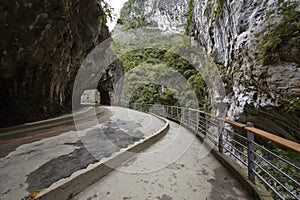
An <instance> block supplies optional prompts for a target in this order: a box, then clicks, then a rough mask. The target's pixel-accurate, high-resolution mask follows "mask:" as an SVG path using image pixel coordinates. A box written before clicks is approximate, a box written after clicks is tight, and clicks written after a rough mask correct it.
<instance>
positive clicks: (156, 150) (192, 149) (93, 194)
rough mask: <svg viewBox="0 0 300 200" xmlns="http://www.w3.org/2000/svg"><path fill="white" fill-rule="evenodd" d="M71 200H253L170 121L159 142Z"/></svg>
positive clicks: (193, 138) (180, 128)
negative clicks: (165, 132) (166, 132)
mask: <svg viewBox="0 0 300 200" xmlns="http://www.w3.org/2000/svg"><path fill="white" fill-rule="evenodd" d="M74 199H75V200H86V199H89V200H93V199H101V200H129V199H132V200H141V199H143V200H144V199H147V200H148V199H149V200H150V199H151V200H152V199H156V200H177V199H178V200H184V199H186V200H201V199H216V200H217V199H218V200H219V199H231V200H234V199H236V200H246V199H252V197H251V196H250V195H249V194H248V192H247V191H246V190H245V189H244V188H243V187H242V186H241V184H240V183H239V182H238V181H237V180H236V179H235V177H234V176H233V175H231V174H230V173H229V172H228V171H227V170H226V169H225V168H224V167H223V166H222V165H221V164H220V163H219V162H218V161H217V160H216V159H215V158H214V157H213V156H212V155H211V154H210V153H209V150H208V149H207V148H206V147H205V146H204V145H202V143H201V142H200V141H199V140H198V139H197V138H196V136H195V135H194V134H193V133H192V132H190V131H189V130H187V129H185V128H183V127H182V126H180V125H178V124H176V123H174V122H171V123H170V130H169V132H168V134H167V135H166V136H164V137H163V138H162V139H161V140H160V141H158V142H157V143H155V144H154V145H152V146H150V147H149V148H148V149H146V150H144V151H143V152H142V153H139V154H137V155H136V156H135V157H133V158H132V159H131V160H130V161H128V162H127V163H126V164H125V165H124V166H122V167H120V168H118V169H117V170H115V171H113V172H112V173H110V174H108V175H107V176H105V177H104V178H102V179H101V180H99V181H98V182H97V183H95V184H94V185H92V186H90V187H89V188H87V189H86V190H84V191H83V192H81V193H80V194H78V195H77V196H76V197H75V198H74Z"/></svg>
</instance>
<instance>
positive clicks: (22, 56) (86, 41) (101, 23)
mask: <svg viewBox="0 0 300 200" xmlns="http://www.w3.org/2000/svg"><path fill="white" fill-rule="evenodd" d="M0 35H1V46H0V56H1V58H0V60H1V61H0V62H1V65H0V89H1V93H0V102H1V103H0V113H1V114H0V127H3V126H9V125H14V124H18V123H24V122H31V121H36V120H41V119H45V118H50V117H54V116H58V115H61V114H63V113H67V112H70V111H71V107H72V89H73V83H74V80H75V77H76V74H77V71H78V69H79V67H80V65H81V63H82V62H83V60H84V58H85V57H86V56H87V55H88V54H89V53H90V51H91V50H92V49H94V47H95V46H96V45H98V44H99V43H100V42H102V41H104V40H105V39H107V38H109V37H110V34H109V31H108V29H107V27H106V16H105V13H104V12H103V10H102V8H101V6H100V5H99V4H98V2H97V1H96V0H86V1H79V0H59V1H58V0H54V1H52V0H51V1H50V0H46V1H38V0H16V1H9V0H4V1H1V6H0ZM104 71H105V72H106V74H105V78H103V80H101V81H102V83H103V84H102V83H100V84H99V85H100V87H101V85H105V88H104V87H102V88H101V89H102V90H109V89H111V88H109V87H111V79H112V77H113V76H114V71H120V69H119V66H116V65H115V66H114V67H113V68H111V69H105V70H104ZM109 71H112V72H109ZM108 72H109V73H108ZM107 80H109V83H107Z"/></svg>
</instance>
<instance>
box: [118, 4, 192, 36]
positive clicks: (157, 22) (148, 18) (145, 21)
mask: <svg viewBox="0 0 300 200" xmlns="http://www.w3.org/2000/svg"><path fill="white" fill-rule="evenodd" d="M187 13H188V0H180V1H176V0H163V1H162V0H148V1H143V0H129V1H128V2H126V3H125V5H124V7H123V8H122V10H121V18H120V20H119V24H123V25H124V26H125V28H127V29H136V28H139V27H143V26H146V27H148V28H149V27H152V28H159V29H161V30H163V31H169V32H174V33H182V32H184V28H185V25H186V20H187Z"/></svg>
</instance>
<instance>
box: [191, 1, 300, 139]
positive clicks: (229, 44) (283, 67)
mask: <svg viewBox="0 0 300 200" xmlns="http://www.w3.org/2000/svg"><path fill="white" fill-rule="evenodd" d="M284 2H294V3H295V4H298V6H295V7H294V8H293V10H288V9H291V8H285V7H287V6H286V4H285V3H284ZM284 5H285V7H284ZM299 5H300V4H299V1H290V0H289V1H275V0H274V1H273V0H262V1H261V0H254V1H238V0H233V1H232V0H205V1H200V0H195V1H194V6H193V20H192V24H191V29H190V35H192V36H194V37H195V39H196V40H197V41H198V42H199V43H200V44H201V45H202V46H204V47H205V48H206V50H207V53H208V54H210V55H211V56H213V57H214V60H215V62H216V63H218V64H220V65H222V66H224V73H225V74H226V75H225V82H226V84H227V90H228V96H227V99H226V100H227V102H228V103H229V111H228V116H229V117H230V118H232V119H239V120H240V121H242V122H245V121H252V122H253V123H254V124H256V126H257V127H260V128H262V129H265V130H269V131H272V132H274V133H278V134H279V135H281V136H284V137H286V138H288V139H293V140H298V141H299V140H300V134H299V129H300V113H299V112H298V111H296V112H295V113H289V114H287V113H286V112H284V111H283V109H282V108H283V107H282V104H283V102H284V101H287V100H288V99H290V98H296V97H300V62H299V55H300V42H299V36H295V38H288V37H287V35H288V34H290V33H289V31H290V30H288V29H289V28H290V27H293V26H294V27H296V28H295V30H297V25H296V23H297V19H296V20H295V22H291V23H289V26H288V27H286V28H287V29H286V30H288V31H286V32H285V34H286V35H284V36H282V37H280V34H281V32H278V33H277V32H275V31H274V27H279V28H280V26H277V25H278V24H280V23H282V22H283V20H284V16H282V14H280V12H281V13H283V14H286V15H289V13H293V12H295V11H296V12H299V10H300V6H299ZM283 9H285V11H287V12H285V11H282V10H283ZM292 11H293V12H292ZM284 12H285V13H284ZM288 17H291V16H288ZM289 19H291V18H289ZM293 23H294V24H293ZM298 23H299V19H298ZM286 24H287V23H286ZM283 29H284V28H283ZM298 29H299V27H298ZM271 31H273V32H271ZM276 31H277V30H276ZM278 31H284V30H278ZM270 32H271V33H270ZM290 32H291V31H290ZM268 33H270V34H269V36H270V35H271V36H272V34H273V35H275V34H277V35H279V36H278V37H277V36H276V37H275V39H273V38H272V37H270V38H271V39H270V41H267V43H265V44H264V45H265V46H263V47H261V46H262V45H261V43H262V41H265V40H266V39H264V37H265V35H267V34H268ZM293 34H294V35H296V34H297V31H295V33H293ZM297 38H298V39H297ZM277 40H278V41H277ZM274 42H278V43H279V44H280V45H277V46H275V47H276V48H275V47H274V49H271V50H272V51H274V52H271V53H272V56H273V57H271V58H269V61H268V62H262V61H261V60H262V59H261V58H262V57H263V56H265V54H270V52H262V50H261V49H262V48H266V47H268V46H267V45H269V46H271V45H273V46H274ZM271 50H270V51H271Z"/></svg>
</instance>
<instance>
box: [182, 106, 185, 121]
mask: <svg viewBox="0 0 300 200" xmlns="http://www.w3.org/2000/svg"><path fill="white" fill-rule="evenodd" d="M184 111H185V110H184V108H181V123H184V113H185V112H184Z"/></svg>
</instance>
